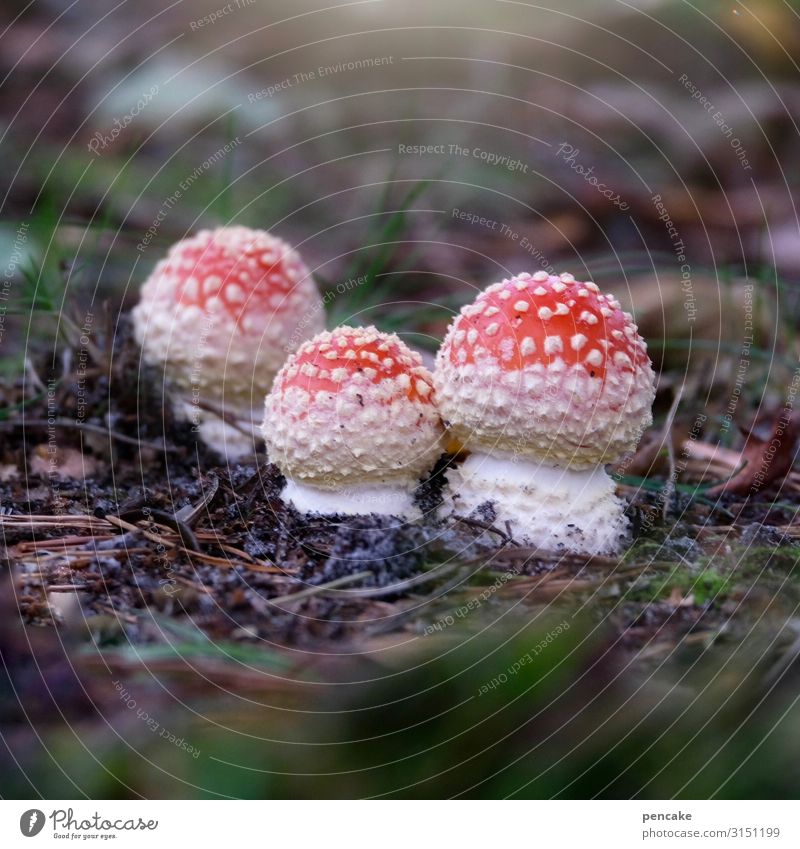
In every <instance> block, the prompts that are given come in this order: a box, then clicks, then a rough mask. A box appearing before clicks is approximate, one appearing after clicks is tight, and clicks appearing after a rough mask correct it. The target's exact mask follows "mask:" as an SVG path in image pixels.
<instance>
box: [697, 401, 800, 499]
mask: <svg viewBox="0 0 800 849" xmlns="http://www.w3.org/2000/svg"><path fill="white" fill-rule="evenodd" d="M798 437H800V415H798V414H796V413H792V412H789V411H787V410H785V409H784V410H782V411H781V414H780V415H779V416H778V418H777V420H776V421H775V424H774V426H773V428H772V433H771V434H770V436H769V437H768V438H767V439H759V438H758V437H757V436H754V435H753V434H752V433H750V434H749V435H748V437H747V440H746V442H745V444H744V448H743V449H742V451H741V454H740V458H741V463H743V464H744V465H742V467H741V468H740V469H739V471H738V472H737V473H736V474H735V475H734V476H733V477H731V478H729V479H728V480H727V481H725V483H722V484H720V485H719V486H715V487H712V488H711V489H709V490H708V491H707V492H706V495H708V496H710V497H712V498H716V497H717V496H718V495H722V494H723V493H726V492H729V493H734V494H736V495H747V496H749V495H755V493H757V492H759V491H760V490H762V489H764V488H765V487H767V486H769V485H770V484H771V483H775V482H776V481H780V480H783V478H785V477H786V475H787V474H788V472H789V470H790V469H791V468H792V463H793V462H794V458H795V449H796V447H797V440H798Z"/></svg>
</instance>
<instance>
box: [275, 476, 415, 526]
mask: <svg viewBox="0 0 800 849" xmlns="http://www.w3.org/2000/svg"><path fill="white" fill-rule="evenodd" d="M414 486H415V484H414V483H412V482H410V481H409V483H408V485H407V486H406V487H403V486H402V485H399V484H398V483H397V482H396V481H394V482H392V483H391V484H356V485H351V486H347V487H341V488H337V489H326V488H323V487H319V486H311V485H309V484H307V483H297V481H293V480H290V479H287V481H286V486H285V487H284V490H283V493H282V497H283V500H284V501H288V502H289V503H290V504H292V505H293V506H294V507H295V508H296V509H297V510H299V511H300V512H301V513H316V514H319V515H323V516H333V515H336V514H339V515H345V516H367V515H369V514H371V513H376V514H377V515H379V516H396V517H397V518H399V519H418V518H419V516H420V511H419V508H418V507H417V506H416V504H414Z"/></svg>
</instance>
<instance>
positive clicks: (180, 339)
mask: <svg viewBox="0 0 800 849" xmlns="http://www.w3.org/2000/svg"><path fill="white" fill-rule="evenodd" d="M133 322H134V334H135V336H136V340H137V341H138V342H139V344H140V345H141V347H142V356H143V358H144V361H145V362H146V363H148V364H149V365H154V366H158V367H160V368H162V369H163V370H164V373H165V377H166V379H167V382H168V385H169V388H170V390H171V391H172V392H173V393H174V394H175V399H174V400H175V406H176V410H177V411H178V412H179V414H180V415H181V417H188V418H190V419H191V420H192V421H193V423H194V424H195V425H196V426H197V427H198V430H199V433H200V436H201V437H202V438H203V439H204V441H206V442H207V443H208V444H209V445H211V447H213V448H215V449H216V450H217V451H218V452H219V453H221V454H223V455H224V456H227V457H228V458H229V459H233V458H235V457H238V456H241V455H242V454H245V453H248V452H251V451H252V450H253V444H254V441H253V437H252V436H245V435H243V434H241V433H240V432H238V431H237V430H235V429H233V428H231V427H229V426H227V425H226V424H225V423H224V422H223V420H222V419H221V418H219V417H218V416H215V415H213V414H211V413H209V412H208V411H206V410H205V409H204V408H203V406H202V403H203V402H204V401H205V402H207V403H208V404H209V405H210V406H213V407H215V408H220V409H224V410H225V411H226V412H227V413H229V414H231V415H233V416H234V417H236V418H240V419H243V420H244V421H246V422H248V423H249V422H251V421H252V420H253V410H254V409H258V408H260V406H261V402H262V399H263V397H264V394H265V393H266V392H268V391H269V389H270V387H271V386H272V381H273V380H274V378H275V375H276V374H277V372H278V370H279V369H280V367H281V366H282V365H283V363H284V361H285V359H286V357H287V356H288V354H289V353H291V352H292V351H294V350H296V349H297V348H298V347H299V345H300V344H301V343H302V342H304V341H305V340H306V339H309V338H310V337H311V336H313V335H314V334H315V333H318V332H319V331H320V330H321V329H322V328H323V327H324V323H325V314H324V308H323V304H322V300H321V298H320V295H319V292H318V291H317V288H316V285H315V284H314V281H313V280H312V278H311V274H310V272H309V270H308V268H307V267H306V265H305V263H304V262H303V261H302V259H301V258H300V256H299V254H298V253H297V252H296V251H295V250H293V249H292V248H291V247H289V245H288V244H286V242H284V241H282V240H281V239H279V238H277V237H275V236H272V235H270V234H269V233H267V232H265V231H263V230H252V229H250V228H248V227H239V226H236V227H223V228H219V229H217V230H202V231H200V232H198V233H197V234H195V235H194V236H191V237H189V238H187V239H183V240H182V241H180V242H177V243H176V244H174V245H173V246H172V247H171V248H170V250H169V252H168V254H167V256H166V257H165V258H164V259H162V260H161V261H160V262H159V263H158V264H157V265H156V267H155V269H154V270H153V272H152V274H151V275H150V276H149V277H148V279H147V280H146V281H145V283H144V285H143V286H142V289H141V295H140V300H139V303H138V305H137V306H136V307H135V308H134V310H133ZM257 415H258V414H256V416H257Z"/></svg>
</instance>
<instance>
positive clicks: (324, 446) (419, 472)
mask: <svg viewBox="0 0 800 849" xmlns="http://www.w3.org/2000/svg"><path fill="white" fill-rule="evenodd" d="M262 428H263V433H264V439H265V440H266V443H267V452H268V454H269V458H270V460H271V461H272V462H273V463H275V464H276V465H277V466H278V468H279V469H280V470H281V472H282V473H283V474H284V475H285V476H286V478H287V482H286V488H285V489H284V492H283V497H284V499H285V500H287V501H289V502H291V503H292V504H293V505H294V506H295V507H296V508H297V509H298V510H299V511H301V512H303V513H308V514H313V513H318V514H324V515H325V514H327V515H332V514H345V515H367V514H371V513H378V514H382V515H390V516H397V517H401V518H405V519H410V518H416V517H418V515H419V510H418V508H417V507H416V506H415V504H414V490H415V488H416V486H417V484H418V482H419V480H420V478H421V477H422V476H423V475H425V474H426V473H427V472H428V471H430V469H431V468H432V466H433V465H434V463H435V462H436V460H437V458H438V457H439V456H440V454H441V453H442V447H441V437H442V433H443V428H442V424H441V420H440V419H439V413H438V411H437V408H436V404H435V398H434V391H433V380H432V377H431V374H430V372H429V371H428V370H427V369H426V368H425V367H424V366H423V365H422V358H421V356H420V355H419V354H418V353H416V352H414V351H411V350H410V349H409V348H408V347H407V346H406V345H405V344H404V343H403V342H402V341H401V340H400V339H399V338H398V337H397V336H395V335H394V334H387V333H381V332H379V331H378V330H376V329H375V328H374V327H365V328H360V327H359V328H353V327H338V328H337V329H336V330H333V331H331V332H325V333H320V334H319V335H318V336H316V337H314V339H312V340H310V341H309V342H306V343H305V344H304V345H302V346H301V347H300V349H299V350H298V351H297V353H296V354H293V355H292V356H291V357H289V359H288V360H287V361H286V363H285V365H284V366H283V368H282V369H281V371H280V372H279V373H278V376H277V378H276V379H275V384H274V386H273V387H272V391H271V392H270V394H269V395H268V396H267V399H266V403H265V412H264V424H263V426H262Z"/></svg>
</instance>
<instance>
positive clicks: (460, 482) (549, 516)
mask: <svg viewBox="0 0 800 849" xmlns="http://www.w3.org/2000/svg"><path fill="white" fill-rule="evenodd" d="M447 482H448V486H447V487H446V489H445V493H444V505H443V508H442V510H443V511H444V512H445V513H446V514H448V515H452V514H455V515H460V516H465V517H469V516H470V515H475V514H476V513H477V514H480V513H484V514H485V508H486V505H487V503H488V504H490V505H491V507H492V509H493V510H494V513H495V525H496V526H497V527H498V528H501V529H504V528H505V527H506V523H507V522H508V523H509V524H510V528H511V532H512V535H513V537H514V540H515V542H517V543H521V544H523V545H531V546H537V547H538V548H542V549H546V550H550V551H561V552H570V553H575V554H615V553H617V552H618V551H620V549H621V548H622V547H623V546H624V544H625V542H626V541H627V539H628V531H629V522H628V519H627V517H626V516H625V514H624V508H625V505H624V503H623V501H622V500H621V499H620V498H618V497H617V495H616V493H615V487H614V481H613V480H612V479H611V478H610V477H609V476H608V474H607V473H606V471H605V469H604V468H602V467H597V468H594V469H590V470H587V471H575V470H573V469H565V468H556V467H554V466H548V465H545V464H543V463H539V462H536V461H533V460H523V459H520V458H518V457H514V456H513V455H508V456H506V457H496V456H491V457H490V456H489V455H487V454H471V455H470V456H469V457H467V459H466V460H465V461H464V462H463V463H462V464H461V465H460V466H457V467H454V468H453V469H451V470H450V471H448V472H447Z"/></svg>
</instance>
